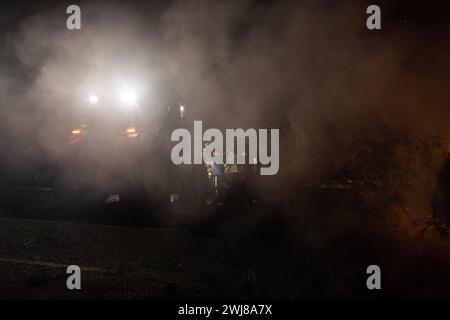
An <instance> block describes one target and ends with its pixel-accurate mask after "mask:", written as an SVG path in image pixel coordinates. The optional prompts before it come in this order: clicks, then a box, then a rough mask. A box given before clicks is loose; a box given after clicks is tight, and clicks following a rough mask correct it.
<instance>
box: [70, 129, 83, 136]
mask: <svg viewBox="0 0 450 320" xmlns="http://www.w3.org/2000/svg"><path fill="white" fill-rule="evenodd" d="M80 133H81V129H75V130H72V134H73V135H74V136H77V135H79V134H80Z"/></svg>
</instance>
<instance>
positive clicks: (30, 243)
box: [0, 218, 312, 299]
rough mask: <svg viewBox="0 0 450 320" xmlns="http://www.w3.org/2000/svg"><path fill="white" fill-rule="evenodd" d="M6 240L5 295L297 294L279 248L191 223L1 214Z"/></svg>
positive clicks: (0, 291)
mask: <svg viewBox="0 0 450 320" xmlns="http://www.w3.org/2000/svg"><path fill="white" fill-rule="evenodd" d="M0 243H1V246H0V298H2V299H5V298H6V299H10V298H26V299H34V298H37V299H53V298H63V299H72V298H83V299H84V298H86V299H88V298H121V299H122V298H124V299H128V298H236V297H239V298H252V297H255V296H258V297H266V298H269V297H282V296H284V297H286V298H288V297H289V295H290V293H287V292H285V289H286V286H287V284H288V283H289V281H291V280H292V279H289V278H288V277H289V275H287V274H284V273H283V272H280V271H281V270H288V269H291V270H293V266H289V265H287V264H286V261H284V262H283V263H282V264H280V265H278V263H276V262H275V260H276V259H277V256H278V254H277V253H276V252H272V253H270V251H271V250H270V249H269V250H262V248H256V247H254V246H252V244H250V243H242V244H240V245H238V244H237V243H229V242H226V241H219V240H217V239H214V238H211V237H209V238H206V237H203V236H199V235H194V234H193V233H191V232H187V231H184V230H177V229H151V228H139V227H123V226H108V225H93V224H78V223H62V222H51V221H33V220H20V219H19V220H17V219H7V218H1V219H0ZM71 264H75V265H78V266H80V267H81V269H82V290H80V291H77V290H73V291H70V290H68V289H67V288H66V277H67V276H68V275H66V268H67V266H68V265H71ZM277 269H280V270H277ZM258 277H263V278H265V279H268V280H267V281H266V280H264V281H262V279H258ZM303 281H304V284H303V285H304V286H305V288H306V287H309V286H310V281H312V279H311V278H310V276H308V275H307V274H305V275H304V279H303ZM258 283H259V284H258Z"/></svg>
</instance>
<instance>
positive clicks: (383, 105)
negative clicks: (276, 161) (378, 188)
mask: <svg viewBox="0 0 450 320" xmlns="http://www.w3.org/2000/svg"><path fill="white" fill-rule="evenodd" d="M80 6H81V8H82V30H80V31H69V30H67V29H66V28H65V19H66V14H65V7H64V6H62V5H60V4H59V5H55V6H52V5H45V6H43V7H42V10H39V9H36V10H34V11H33V10H31V11H30V15H29V16H28V15H27V16H25V17H21V19H20V21H21V23H20V27H17V28H14V29H13V30H8V31H7V32H6V33H5V36H4V37H3V38H2V43H3V46H2V47H3V49H2V60H1V68H2V70H3V71H2V73H1V78H0V90H1V93H0V97H1V108H2V110H1V115H2V123H3V125H2V130H3V131H4V133H3V135H2V136H3V137H2V140H3V144H6V145H9V146H10V149H9V150H10V151H9V152H10V155H9V156H10V157H11V156H12V155H13V154H14V153H15V152H16V153H17V157H18V158H20V156H19V154H25V155H26V156H27V157H29V158H33V157H35V156H36V154H39V155H42V154H44V155H46V156H47V157H50V158H58V157H59V155H60V154H61V152H62V151H61V147H60V146H61V134H60V133H61V132H64V130H66V131H67V130H68V128H70V126H71V121H74V120H73V119H76V118H77V117H78V116H79V113H80V112H81V111H80V110H82V109H83V108H84V106H83V104H85V103H86V101H85V100H83V99H85V97H86V96H87V95H88V94H89V93H90V92H92V91H93V90H94V91H95V90H96V91H99V92H102V94H104V95H107V96H109V98H110V99H114V94H115V89H113V88H114V87H115V86H116V85H120V84H121V83H124V82H126V83H132V84H133V85H134V86H135V87H136V88H137V91H138V93H139V95H140V101H141V105H140V108H142V109H146V111H147V115H148V116H149V117H154V118H155V120H154V121H155V126H158V125H161V126H163V125H164V124H162V123H161V122H160V121H158V120H157V118H158V117H159V116H160V115H161V113H163V111H164V110H165V108H166V104H167V103H168V101H171V102H174V103H182V104H184V105H186V107H187V110H188V113H189V117H188V119H189V120H194V119H199V120H203V121H204V123H205V124H206V125H207V126H209V127H219V128H234V127H243V128H247V127H256V128H258V127H265V128H279V127H281V128H282V130H281V143H282V145H283V146H284V147H285V149H284V150H283V151H282V154H281V164H282V167H283V162H284V163H285V164H286V163H290V162H292V161H291V160H292V159H295V158H297V157H301V156H302V154H301V153H302V152H305V151H302V143H304V142H305V140H306V141H313V143H314V144H316V143H317V144H318V145H319V144H320V141H321V140H328V141H330V143H331V144H334V143H335V142H341V140H345V139H346V137H347V135H352V134H354V133H355V131H357V130H358V128H359V127H360V126H366V127H367V126H370V125H371V124H372V123H373V122H376V121H382V122H387V123H389V124H390V125H392V126H394V127H402V128H405V129H407V130H413V131H421V132H422V131H436V132H441V133H443V134H448V125H447V121H446V119H448V118H449V108H448V101H450V99H449V98H450V97H449V91H448V74H450V73H449V71H450V70H449V65H448V63H446V62H447V60H448V52H449V45H448V42H445V41H444V37H442V36H440V35H443V34H445V30H439V31H436V32H433V33H431V36H430V33H427V32H418V31H417V30H420V26H418V25H414V26H412V27H411V28H413V30H414V31H412V30H410V29H408V24H406V23H405V24H404V25H401V26H400V27H399V26H397V25H395V24H386V28H385V29H383V30H382V31H380V32H378V34H375V35H374V34H371V33H370V32H369V31H368V30H366V29H365V18H366V14H365V8H366V6H365V5H364V4H354V3H353V4H351V5H350V4H345V5H337V4H329V3H328V2H323V3H322V4H318V3H315V4H312V3H310V2H284V3H278V2H272V1H263V2H258V1H240V2H239V3H238V2H234V1H232V2H230V1H174V2H170V3H164V4H158V5H156V4H139V3H129V4H127V3H125V2H121V1H117V2H109V1H108V2H106V1H105V2H102V1H99V2H98V3H92V2H82V3H81V4H80ZM4 8H5V10H7V6H5V7H4ZM2 11H3V9H2ZM7 15H8V13H7V12H6V11H4V12H3V13H2V16H4V17H6V16H7ZM386 16H387V17H389V12H388V13H387V14H386ZM5 19H6V18H5ZM108 116H110V117H114V116H115V115H114V113H113V112H112V111H111V112H110V113H109V115H108ZM330 126H331V127H333V128H334V129H333V134H331V135H330V132H329V131H327V130H328V129H327V128H329V127H330ZM336 133H339V134H338V135H336ZM331 140H333V141H331ZM168 143H169V142H168ZM284 169H286V168H284ZM291 169H293V168H289V167H288V170H291ZM295 171H299V172H301V171H302V168H298V166H295ZM284 172H286V170H285V171H284Z"/></svg>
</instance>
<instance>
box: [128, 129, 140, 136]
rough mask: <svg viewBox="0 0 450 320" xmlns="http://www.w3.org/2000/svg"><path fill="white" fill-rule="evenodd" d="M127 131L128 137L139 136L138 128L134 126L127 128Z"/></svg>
mask: <svg viewBox="0 0 450 320" xmlns="http://www.w3.org/2000/svg"><path fill="white" fill-rule="evenodd" d="M126 133H127V137H128V138H135V137H137V136H138V135H139V132H138V130H137V129H136V128H134V127H130V128H128V129H127V130H126Z"/></svg>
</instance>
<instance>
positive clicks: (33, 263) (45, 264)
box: [0, 258, 113, 273]
mask: <svg viewBox="0 0 450 320" xmlns="http://www.w3.org/2000/svg"><path fill="white" fill-rule="evenodd" d="M2 262H3V263H12V264H25V265H31V266H39V267H47V268H64V269H66V268H67V267H68V266H69V264H62V263H52V262H44V261H36V260H19V259H9V258H0V263H2ZM80 269H81V270H82V271H87V272H102V273H112V272H113V271H112V270H106V269H101V268H95V267H80Z"/></svg>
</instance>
